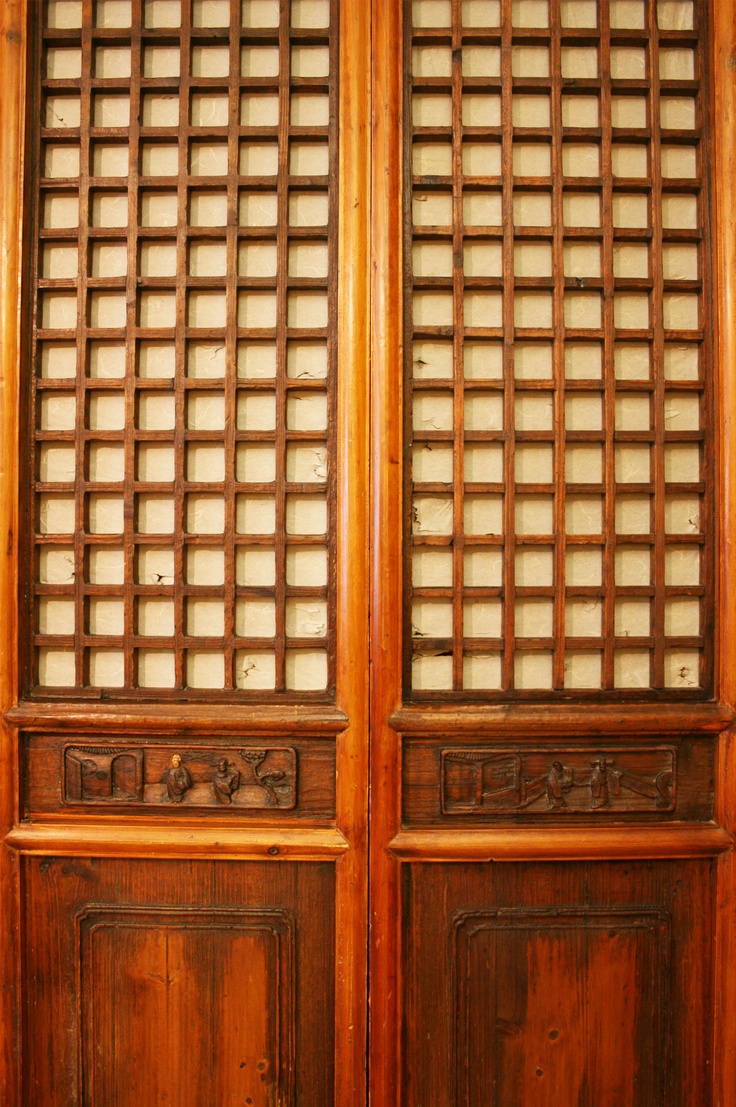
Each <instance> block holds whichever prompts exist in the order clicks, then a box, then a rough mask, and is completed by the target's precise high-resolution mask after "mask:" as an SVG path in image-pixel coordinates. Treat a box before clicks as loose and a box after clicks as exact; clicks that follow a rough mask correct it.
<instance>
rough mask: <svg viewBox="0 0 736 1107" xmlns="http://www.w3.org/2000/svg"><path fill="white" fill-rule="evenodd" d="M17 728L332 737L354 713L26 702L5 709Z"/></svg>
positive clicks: (300, 707) (320, 708)
mask: <svg viewBox="0 0 736 1107" xmlns="http://www.w3.org/2000/svg"><path fill="white" fill-rule="evenodd" d="M4 718H5V722H6V724H7V725H8V726H9V727H13V728H14V729H17V730H27V731H30V732H36V733H39V732H41V733H43V732H48V731H70V730H73V731H74V732H75V733H78V734H91V735H95V737H96V738H97V739H98V740H99V739H100V738H101V737H102V736H103V734H105V733H109V734H111V735H112V734H120V733H126V734H139V735H148V734H150V733H151V731H152V729H155V730H156V732H159V733H163V734H172V733H174V734H179V735H208V734H212V733H216V734H222V735H228V734H233V735H247V734H253V733H256V734H264V735H273V736H274V737H279V738H283V737H285V736H287V735H299V734H313V735H315V736H319V735H320V734H323V735H325V736H328V737H329V736H332V735H335V734H339V733H340V732H341V731H343V730H346V729H347V728H348V726H349V725H350V719H349V716H348V715H347V714H346V713H345V712H344V711H341V710H340V709H339V708H338V707H336V706H334V705H332V704H325V705H318V704H268V703H262V704H235V703H228V704H193V703H184V702H182V703H179V704H171V703H118V704H114V705H113V704H111V703H109V702H108V703H100V702H99V701H94V702H88V701H86V700H77V701H75V702H72V703H70V702H66V703H60V702H49V701H46V702H43V703H39V702H36V701H31V700H21V701H20V702H19V703H18V704H16V705H15V706H14V707H11V709H10V710H9V711H7V712H6V713H5V716H4Z"/></svg>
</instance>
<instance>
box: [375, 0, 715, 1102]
mask: <svg viewBox="0 0 736 1107" xmlns="http://www.w3.org/2000/svg"><path fill="white" fill-rule="evenodd" d="M374 12H375V14H376V22H375V28H374V48H373V49H374V59H373V66H374V70H373V72H374V97H375V104H376V113H375V116H374V170H375V172H374V208H373V227H374V236H375V238H374V264H375V284H374V300H373V347H372V348H373V362H372V366H373V370H372V371H373V406H372V410H373V417H374V426H375V433H374V448H373V460H374V466H375V474H376V475H375V489H376V508H375V513H374V518H375V519H376V531H377V535H378V552H377V557H378V558H379V563H380V564H382V565H384V566H386V567H387V569H386V571H385V572H383V573H378V574H377V575H376V589H375V594H376V605H375V612H374V619H373V622H372V651H373V676H374V687H373V698H372V707H373V731H374V743H375V745H374V752H373V765H374V769H373V772H374V788H373V792H372V796H373V805H372V810H371V828H372V829H371V842H372V851H371V861H372V865H371V902H372V916H371V918H372V923H373V924H374V928H375V929H374V935H373V940H372V944H371V966H372V980H373V984H372V988H373V991H372V1011H373V1012H374V1019H373V1022H372V1039H371V1041H372V1049H373V1056H374V1057H375V1058H376V1059H379V1058H380V1062H379V1063H376V1064H374V1067H373V1069H372V1071H371V1086H372V1091H373V1102H374V1103H376V1104H381V1107H384V1105H388V1104H398V1103H401V1104H404V1105H406V1107H410V1105H411V1107H414V1105H417V1107H418V1105H420V1104H421V1105H429V1104H453V1105H455V1104H457V1105H458V1107H460V1105H461V1104H462V1107H480V1105H481V1104H483V1105H484V1107H486V1105H488V1104H494V1105H497V1107H528V1105H530V1104H534V1105H535V1107H541V1105H545V1107H547V1105H549V1107H552V1105H563V1104H564V1105H565V1107H568V1105H570V1107H572V1105H573V1104H575V1105H581V1107H582V1105H585V1107H593V1105H595V1107H604V1105H605V1107H618V1105H623V1104H627V1105H628V1104H631V1105H634V1104H641V1105H642V1107H643V1105H645V1104H647V1105H649V1104H651V1105H654V1104H658V1105H660V1104H662V1105H664V1104H669V1105H674V1104H683V1105H684V1104H694V1103H698V1104H703V1105H705V1104H714V1103H720V1104H725V1103H727V1102H730V1100H731V1099H732V1098H733V1096H734V1084H733V1071H732V1068H731V1065H732V1042H731V1035H729V1032H728V1030H727V1028H726V1023H725V1022H724V1019H725V1018H726V1017H727V1016H726V1012H727V1011H728V1010H730V1009H731V1007H730V1005H731V1004H732V1003H733V996H732V992H731V991H730V989H731V988H732V983H731V976H730V972H731V970H730V969H729V967H728V949H729V945H730V942H731V933H732V926H733V920H732V916H731V915H730V914H729V908H728V907H727V904H728V903H729V902H730V897H731V892H730V887H731V883H730V882H731V879H732V876H731V873H732V868H731V866H732V861H731V854H730V852H728V851H729V849H730V838H729V834H728V831H729V829H730V827H731V825H732V823H731V819H732V794H733V775H732V770H730V769H729V752H728V751H729V743H730V738H729V732H728V728H729V726H730V725H731V722H732V719H733V714H732V709H731V704H732V701H733V683H732V673H731V670H732V663H731V650H732V646H731V645H730V642H731V641H732V636H731V633H730V629H729V619H730V607H729V595H730V586H729V584H728V580H729V572H730V571H731V570H730V564H731V563H730V559H729V555H728V547H727V546H726V547H724V546H723V545H722V544H721V542H722V540H723V538H724V536H726V535H727V534H728V528H729V525H732V524H729V522H728V516H729V511H730V506H729V504H730V499H729V497H730V493H729V478H728V473H727V471H728V465H729V464H730V460H729V457H730V447H729V445H728V441H729V439H728V435H729V418H730V416H729V412H730V410H731V406H730V405H731V399H730V391H729V390H730V385H729V384H728V383H727V382H728V375H729V372H730V371H731V369H732V365H733V329H732V328H733V324H732V320H731V312H732V308H731V303H732V296H731V294H730V292H729V289H730V288H731V284H732V274H731V270H732V266H731V267H730V269H729V263H728V262H727V261H726V258H728V257H730V256H731V255H730V254H729V249H730V244H731V243H732V238H731V235H732V233H733V232H732V228H731V225H730V224H731V223H732V221H733V220H732V213H731V206H730V205H731V199H730V197H731V195H732V191H733V190H732V187H731V183H729V182H730V172H731V165H732V162H731V159H732V156H733V154H732V142H731V139H730V138H728V139H724V140H723V141H721V138H722V136H724V135H726V134H727V133H730V132H729V127H730V125H731V120H732V118H733V102H732V96H733V84H732V77H731V76H730V74H731V71H732V68H733V59H732V57H731V51H732V46H733V33H734V27H733V18H734V11H733V8H732V6H731V5H729V4H721V3H720V2H719V3H715V4H710V5H709V4H699V3H695V4H691V3H682V2H676V3H657V2H655V0H646V2H642V3H639V2H634V3H629V2H628V0H626V2H620V3H619V2H616V0H610V2H601V3H586V2H576V0H570V2H566V0H551V2H550V3H547V2H546V0H541V2H536V0H529V2H526V0H501V2H500V3H494V2H485V0H477V2H476V0H447V2H446V3H443V2H438V3H432V2H431V0H425V2H423V0H415V2H414V3H409V2H407V3H404V4H403V5H401V4H382V3H380V2H378V0H377V2H376V3H375V4H374ZM399 198H400V200H401V202H400V203H399ZM688 211H689V213H690V214H689V215H688V214H687V213H688ZM714 213H715V220H714ZM713 236H715V237H713ZM397 242H401V243H402V249H401V250H400V251H399V250H397V249H396V243H397ZM686 258H689V259H690V263H691V264H690V265H689V266H686V267H685V268H683V267H682V265H681V263H682V262H684V261H685V259H686ZM676 259H677V260H676ZM724 266H725V267H724ZM399 289H401V297H402V299H401V303H400V304H399V302H398V295H399ZM711 309H713V316H712V317H711ZM400 365H403V375H400V373H399V371H398V366H400ZM686 409H690V410H691V412H692V416H693V417H692V420H690V418H689V417H688V416H685V411H686ZM398 412H403V421H402V422H400V421H399V419H398V417H397V413H398ZM683 417H684V421H683ZM686 457H688V458H690V459H691V461H692V465H693V467H692V468H691V469H690V470H689V472H686V471H685V470H684V469H682V468H680V465H679V462H680V461H681V460H682V461H684V460H685V458H686ZM713 466H715V468H713ZM714 481H715V483H714ZM686 505H687V506H686ZM681 508H682V509H685V510H684V515H683V516H680V517H679V518H678V517H677V516H678V513H679V511H680V509H681ZM719 536H720V538H719ZM399 562H400V563H401V565H402V571H401V573H399V572H398V571H395V572H394V573H393V574H392V575H391V574H389V572H388V566H395V567H397V566H398V564H399ZM686 563H689V564H690V565H691V566H692V573H690V572H689V571H685V572H684V573H683V572H682V571H681V570H682V569H684V566H685V564H686ZM676 566H679V568H676ZM686 612H690V613H691V615H692V616H693V618H692V621H690V620H689V618H688V617H687V615H686ZM681 616H685V619H684V621H683V619H682V618H681ZM376 788H378V789H380V790H379V791H378V793H377V792H376ZM379 800H380V804H379Z"/></svg>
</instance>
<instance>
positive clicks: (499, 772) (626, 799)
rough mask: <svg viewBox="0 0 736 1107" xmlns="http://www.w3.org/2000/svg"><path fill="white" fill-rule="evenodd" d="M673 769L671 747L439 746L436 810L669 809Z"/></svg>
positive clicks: (674, 771) (613, 810)
mask: <svg viewBox="0 0 736 1107" xmlns="http://www.w3.org/2000/svg"><path fill="white" fill-rule="evenodd" d="M675 774H676V755H675V750H674V748H673V747H671V746H670V747H660V748H656V749H637V748H635V747H624V748H613V749H607V750H602V749H600V748H598V747H593V746H591V747H589V748H587V749H560V750H555V751H554V752H551V751H550V750H549V749H525V750H523V751H521V750H520V751H518V752H514V751H510V750H503V749H494V748H493V747H489V748H486V749H460V750H452V749H447V750H443V751H442V784H441V787H442V811H443V813H444V814H446V815H451V814H453V813H458V812H482V811H484V810H485V811H497V812H515V811H524V810H529V811H540V810H542V811H554V812H557V813H564V812H600V813H604V812H609V811H610V812H619V811H625V812H635V811H671V810H672V809H673V808H674V805H675V784H676V775H675Z"/></svg>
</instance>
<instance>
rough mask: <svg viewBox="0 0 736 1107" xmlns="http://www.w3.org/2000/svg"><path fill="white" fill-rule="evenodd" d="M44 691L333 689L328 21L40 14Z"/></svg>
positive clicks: (35, 361) (144, 1) (141, 693)
mask: <svg viewBox="0 0 736 1107" xmlns="http://www.w3.org/2000/svg"><path fill="white" fill-rule="evenodd" d="M34 11H35V12H36V16H37V19H36V35H37V36H38V41H39V50H38V51H37V54H38V57H39V59H40V61H39V64H40V69H39V71H38V72H37V73H36V75H35V81H36V86H35V87H36V95H37V99H38V107H39V118H40V126H39V128H38V129H37V133H36V134H35V135H34V136H33V161H34V165H35V166H36V167H37V179H36V181H35V183H34V184H33V187H32V188H31V195H32V196H34V197H37V200H36V201H35V203H34V211H33V213H32V226H33V228H34V232H33V233H34V236H35V237H34V241H35V243H36V249H35V251H34V259H33V262H32V275H31V287H32V290H33V296H34V318H33V326H32V335H31V341H30V344H29V345H30V353H29V360H30V361H31V364H32V371H31V372H29V390H30V395H29V412H30V423H31V426H32V427H34V428H35V431H34V433H33V435H32V443H31V447H30V453H29V457H28V473H29V479H30V481H31V485H30V486H29V489H28V504H27V510H28V528H27V529H28V532H29V545H28V567H29V568H28V571H29V581H28V583H29V588H28V594H29V605H30V607H29V610H28V617H29V637H28V649H27V651H26V653H27V666H26V685H27V688H28V689H29V690H31V691H33V690H35V693H34V694H37V695H42V696H44V697H62V698H63V697H69V696H71V697H79V696H82V695H84V696H99V695H100V694H101V691H102V690H104V694H106V695H109V696H111V697H115V696H119V697H121V698H126V697H127V698H129V697H131V696H135V697H149V698H156V699H166V698H177V699H180V698H181V697H182V695H185V696H186V697H188V698H194V699H213V700H217V699H240V698H243V697H245V698H256V699H269V698H271V697H274V696H275V697H277V698H279V699H283V698H292V699H293V698H298V699H303V698H304V697H307V698H317V699H320V698H321V699H324V698H325V697H326V696H329V695H330V694H331V692H332V689H333V685H334V648H335V643H334V622H335V612H334V588H333V585H334V576H335V574H334V571H333V563H334V556H335V547H334V520H335V510H334V497H335V474H334V461H335V459H334V437H335V427H334V409H335V364H336V344H335V326H334V323H335V313H336V247H337V233H336V232H337V224H336V217H337V198H336V191H335V189H336V169H337V145H336V119H337V33H336V31H337V6H336V3H335V0H291V2H290V3H279V2H278V0H243V2H241V0H181V2H180V0H47V2H44V3H39V4H38V5H34Z"/></svg>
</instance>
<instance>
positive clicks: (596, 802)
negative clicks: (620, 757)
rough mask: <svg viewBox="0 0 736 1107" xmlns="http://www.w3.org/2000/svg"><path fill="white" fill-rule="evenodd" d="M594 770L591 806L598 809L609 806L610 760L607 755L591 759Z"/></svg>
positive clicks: (591, 775)
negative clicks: (594, 759)
mask: <svg viewBox="0 0 736 1107" xmlns="http://www.w3.org/2000/svg"><path fill="white" fill-rule="evenodd" d="M591 765H592V767H593V771H592V772H591V774H590V798H591V807H592V808H593V810H594V811H598V810H599V809H600V808H602V807H608V792H609V781H608V761H607V760H606V758H605V757H599V758H598V759H597V760H596V761H591Z"/></svg>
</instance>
